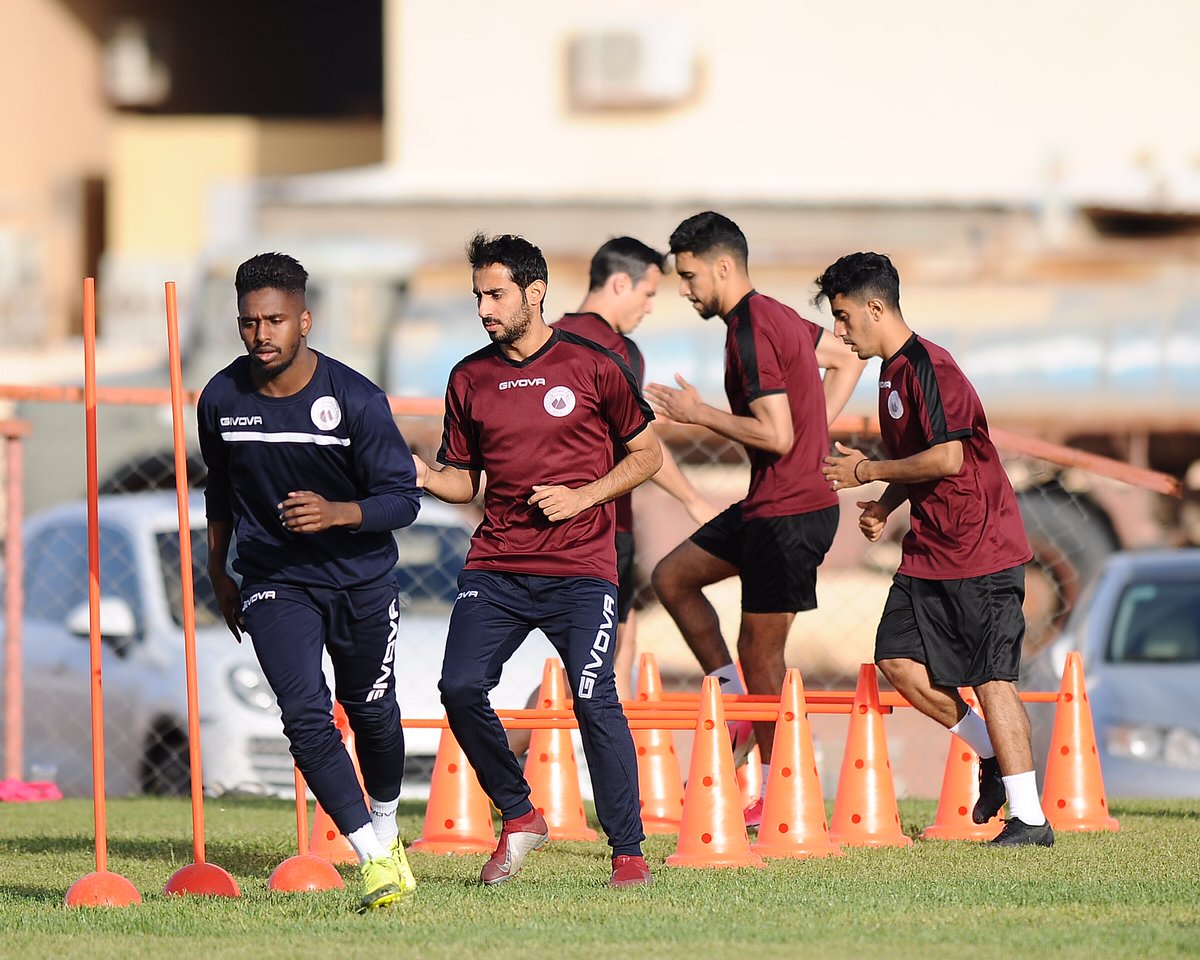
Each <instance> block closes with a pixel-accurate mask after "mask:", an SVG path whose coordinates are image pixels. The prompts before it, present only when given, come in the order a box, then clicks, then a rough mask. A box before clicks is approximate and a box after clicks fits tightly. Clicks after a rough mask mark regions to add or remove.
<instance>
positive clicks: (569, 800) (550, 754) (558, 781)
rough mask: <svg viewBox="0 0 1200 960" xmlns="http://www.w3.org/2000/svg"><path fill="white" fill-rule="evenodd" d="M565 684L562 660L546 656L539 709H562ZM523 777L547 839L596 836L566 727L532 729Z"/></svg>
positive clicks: (590, 837)
mask: <svg viewBox="0 0 1200 960" xmlns="http://www.w3.org/2000/svg"><path fill="white" fill-rule="evenodd" d="M566 688H567V682H566V679H565V678H564V676H563V668H562V664H561V663H559V661H558V660H557V659H555V658H554V657H548V658H547V659H546V665H545V667H543V668H542V689H541V692H540V693H539V694H538V706H539V707H540V708H541V709H543V710H565V709H566V707H567V694H566ZM525 779H526V780H527V781H528V782H529V801H530V802H531V803H532V804H533V805H534V807H535V808H536V809H537V812H538V813H540V814H541V815H542V816H543V817H545V818H546V826H548V827H549V828H550V839H551V840H596V839H598V837H597V834H596V831H595V830H593V829H592V828H591V827H589V826H588V825H587V816H586V815H585V814H584V812H583V796H582V794H580V792H579V766H578V765H577V764H576V762H575V748H574V747H572V746H571V731H570V730H567V729H565V728H561V727H560V728H557V729H546V730H534V731H533V736H532V737H530V739H529V752H528V754H527V755H526V757H525Z"/></svg>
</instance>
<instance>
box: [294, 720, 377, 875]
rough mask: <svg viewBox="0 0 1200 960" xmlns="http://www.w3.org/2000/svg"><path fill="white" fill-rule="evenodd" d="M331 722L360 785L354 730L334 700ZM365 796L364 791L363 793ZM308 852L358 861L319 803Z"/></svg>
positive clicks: (336, 860)
mask: <svg viewBox="0 0 1200 960" xmlns="http://www.w3.org/2000/svg"><path fill="white" fill-rule="evenodd" d="M333 723H334V725H335V726H336V727H337V728H338V730H339V731H341V734H342V742H343V743H344V744H345V745H346V750H347V751H348V752H349V754H350V762H351V763H353V764H354V773H355V775H356V776H357V777H358V784H359V786H360V787H361V786H362V771H361V770H359V769H358V754H357V753H356V752H355V750H354V731H353V730H351V729H350V721H349V720H348V719H347V718H346V711H345V710H343V709H342V705H341V704H340V703H338V702H337V701H336V700H335V701H334V702H333ZM363 796H364V798H365V796H366V794H365V792H364V794H363ZM308 852H309V853H310V854H312V855H313V856H315V857H324V858H325V859H326V860H328V861H329V862H330V863H358V854H356V853H355V852H354V848H353V847H352V846H350V841H349V840H347V839H346V838H345V837H343V836H342V832H341V831H340V830H338V828H337V826H336V824H334V822H333V819H332V818H331V817H330V816H329V814H327V813H326V812H325V811H324V809H322V807H321V805H320V804H319V803H318V804H317V809H316V811H315V812H314V813H313V825H312V834H311V836H310V837H309V840H308Z"/></svg>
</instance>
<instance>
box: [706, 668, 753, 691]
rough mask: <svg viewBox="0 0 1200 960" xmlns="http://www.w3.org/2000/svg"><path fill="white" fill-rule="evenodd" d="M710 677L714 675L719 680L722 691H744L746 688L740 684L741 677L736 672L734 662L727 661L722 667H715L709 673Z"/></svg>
mask: <svg viewBox="0 0 1200 960" xmlns="http://www.w3.org/2000/svg"><path fill="white" fill-rule="evenodd" d="M709 676H710V677H716V678H717V679H719V680H720V681H721V692H722V693H745V692H746V688H745V687H743V686H742V677H741V674H739V673H738V668H737V664H736V663H727V664H725V666H723V667H717V669H716V670H714V671H712V673H710V674H709Z"/></svg>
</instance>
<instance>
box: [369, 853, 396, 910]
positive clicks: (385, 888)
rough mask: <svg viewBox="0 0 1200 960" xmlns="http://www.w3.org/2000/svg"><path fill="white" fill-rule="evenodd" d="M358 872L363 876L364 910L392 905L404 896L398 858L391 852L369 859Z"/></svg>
mask: <svg viewBox="0 0 1200 960" xmlns="http://www.w3.org/2000/svg"><path fill="white" fill-rule="evenodd" d="M358 872H359V873H360V874H362V878H363V895H362V900H360V901H359V909H360V910H362V911H364V912H365V911H367V910H378V909H379V908H380V907H390V906H391V905H392V904H393V903H395V902H396V901H397V900H399V899H400V898H401V897H403V896H404V888H403V881H402V880H401V879H400V871H399V870H398V869H397V868H396V860H395V858H393V857H392V856H391V854H389V855H388V856H386V857H375V858H374V859H373V860H368V861H367V862H366V863H364V864H363V865H362V866H361V867H359V868H358Z"/></svg>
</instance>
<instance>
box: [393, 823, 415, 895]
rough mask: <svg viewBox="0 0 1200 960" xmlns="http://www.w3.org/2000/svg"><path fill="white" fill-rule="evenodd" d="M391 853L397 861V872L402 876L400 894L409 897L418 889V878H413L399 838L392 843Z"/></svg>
mask: <svg viewBox="0 0 1200 960" xmlns="http://www.w3.org/2000/svg"><path fill="white" fill-rule="evenodd" d="M390 853H391V856H392V859H393V860H394V861H396V872H397V873H399V874H400V893H401V894H403V895H404V896H408V895H409V894H410V893H412V892H413V891H414V890H416V889H417V878H416V877H414V876H413V872H412V867H410V866H409V865H408V857H406V856H405V855H404V844H403V843H401V842H400V838H399V837H397V838H396V839H395V840H393V841H392V846H391V850H390Z"/></svg>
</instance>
